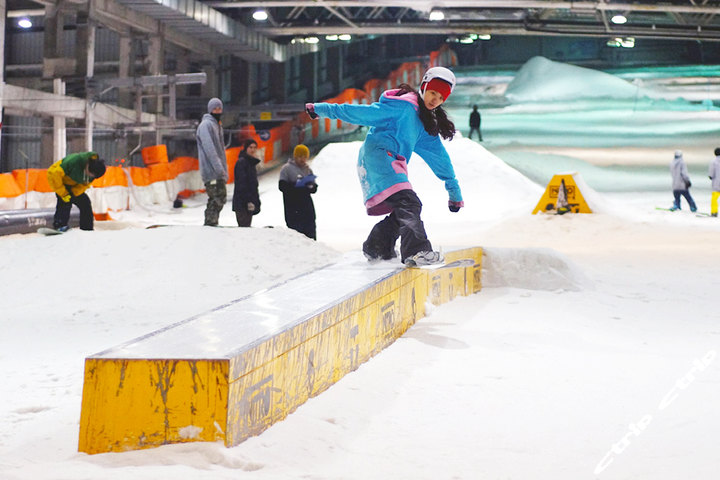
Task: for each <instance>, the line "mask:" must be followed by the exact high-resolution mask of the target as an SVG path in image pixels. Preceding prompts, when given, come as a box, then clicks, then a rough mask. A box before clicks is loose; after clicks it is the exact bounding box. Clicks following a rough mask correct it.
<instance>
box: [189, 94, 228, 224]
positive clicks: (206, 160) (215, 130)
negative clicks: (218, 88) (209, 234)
mask: <svg viewBox="0 0 720 480" xmlns="http://www.w3.org/2000/svg"><path fill="white" fill-rule="evenodd" d="M207 110H208V113H206V114H205V115H203V118H202V121H201V122H200V125H199V126H198V129H197V133H196V137H197V147H198V159H199V161H200V175H201V176H202V181H203V183H204V184H205V192H206V193H207V195H208V202H207V207H206V208H205V225H209V226H212V227H216V226H217V224H218V219H219V217H220V211H221V210H222V209H223V207H224V206H225V202H226V201H227V187H226V184H227V181H228V168H227V159H226V157H225V144H224V141H223V138H224V137H223V129H222V122H221V121H220V117H221V115H222V112H223V103H222V101H221V100H220V99H219V98H211V99H210V101H209V102H208V108H207Z"/></svg>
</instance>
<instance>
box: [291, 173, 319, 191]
mask: <svg viewBox="0 0 720 480" xmlns="http://www.w3.org/2000/svg"><path fill="white" fill-rule="evenodd" d="M316 178H317V175H313V174H312V173H311V174H310V175H305V176H304V177H302V178H298V180H297V182H295V186H296V187H298V188H301V187H307V186H308V185H309V184H311V183H315V179H316Z"/></svg>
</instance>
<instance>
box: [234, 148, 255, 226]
mask: <svg viewBox="0 0 720 480" xmlns="http://www.w3.org/2000/svg"><path fill="white" fill-rule="evenodd" d="M255 155H257V142H256V141H255V140H253V139H252V138H248V139H247V140H245V142H243V149H242V152H240V156H239V157H238V161H237V163H236V164H235V170H234V174H235V187H234V189H233V200H232V209H233V211H234V212H235V218H236V219H237V224H238V227H249V226H250V224H251V223H252V217H253V215H257V214H258V213H260V193H259V192H258V178H257V165H258V163H260V159H258V158H256V157H255Z"/></svg>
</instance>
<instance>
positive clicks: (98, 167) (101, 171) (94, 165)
mask: <svg viewBox="0 0 720 480" xmlns="http://www.w3.org/2000/svg"><path fill="white" fill-rule="evenodd" d="M88 170H89V171H90V173H92V175H93V177H95V178H100V177H102V176H103V175H105V163H104V162H103V161H102V160H100V159H99V158H95V159H92V160H90V163H89V164H88Z"/></svg>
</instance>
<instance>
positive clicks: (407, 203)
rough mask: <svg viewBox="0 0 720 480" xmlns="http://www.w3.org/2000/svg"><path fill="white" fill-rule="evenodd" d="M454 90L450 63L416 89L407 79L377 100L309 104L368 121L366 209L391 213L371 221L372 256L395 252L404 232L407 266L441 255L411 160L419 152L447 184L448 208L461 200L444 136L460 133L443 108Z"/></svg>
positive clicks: (362, 167)
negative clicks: (415, 186)
mask: <svg viewBox="0 0 720 480" xmlns="http://www.w3.org/2000/svg"><path fill="white" fill-rule="evenodd" d="M453 88H455V75H454V74H453V73H452V72H451V71H450V70H448V69H447V68H444V67H433V68H430V69H429V70H428V71H427V72H425V74H424V75H423V78H422V81H421V84H420V89H419V91H418V90H415V89H414V88H413V87H411V86H410V85H407V84H402V85H400V86H399V87H398V88H396V89H393V90H388V91H385V92H383V94H382V95H381V97H380V100H379V101H378V102H375V103H373V104H372V105H353V104H334V103H308V104H306V105H305V110H306V111H307V113H308V115H310V117H311V118H317V117H318V116H319V115H322V116H324V117H328V118H334V119H339V120H342V121H345V122H348V123H352V124H355V125H365V126H369V127H371V128H370V129H369V130H368V133H367V136H366V137H365V142H364V143H363V146H362V147H361V148H360V153H359V157H358V165H357V169H358V175H359V177H360V185H361V187H362V190H363V196H364V200H365V208H366V210H367V213H368V215H385V214H389V215H387V216H386V217H385V218H384V219H383V220H382V221H380V222H379V223H377V224H376V225H375V226H374V227H373V229H372V230H371V232H370V234H369V235H368V237H367V240H365V242H364V243H363V253H364V254H365V256H366V257H367V258H368V260H371V261H372V260H380V259H382V260H389V259H391V258H395V257H396V256H397V253H396V252H395V243H396V241H397V239H398V237H400V254H401V260H402V262H403V263H405V264H406V265H409V266H413V265H431V264H436V263H442V261H443V258H442V255H441V254H440V253H439V252H437V251H434V250H433V248H432V244H431V243H430V240H428V238H427V234H426V233H425V227H424V225H423V222H422V220H421V218H420V213H421V211H422V203H421V202H420V199H419V198H418V196H417V194H416V193H415V192H414V191H413V189H412V186H411V185H410V182H409V181H408V170H407V165H408V160H409V159H410V156H411V155H412V153H413V152H416V153H417V154H419V155H420V156H421V157H422V158H423V159H424V160H425V162H426V163H427V164H428V165H429V166H430V168H431V169H432V171H433V172H434V173H435V175H436V176H437V177H438V178H439V179H440V180H442V181H444V182H445V189H446V190H447V192H448V195H449V201H448V207H449V209H450V211H451V212H457V211H459V210H460V208H461V207H463V206H464V203H463V199H462V194H461V192H460V186H459V185H458V181H457V179H456V178H455V171H454V169H453V166H452V162H451V161H450V156H449V155H448V153H447V151H446V150H445V147H444V146H443V144H442V141H441V140H440V137H442V138H445V139H448V140H449V139H452V138H453V136H454V135H455V125H454V124H453V122H452V121H451V120H450V119H449V118H448V117H447V113H446V112H445V110H444V109H443V108H442V106H441V105H442V104H443V103H444V102H445V100H447V98H448V96H449V95H450V93H451V92H452V91H453Z"/></svg>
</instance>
